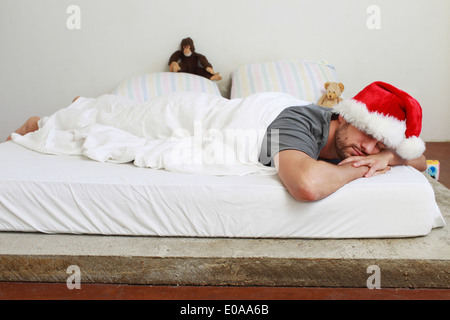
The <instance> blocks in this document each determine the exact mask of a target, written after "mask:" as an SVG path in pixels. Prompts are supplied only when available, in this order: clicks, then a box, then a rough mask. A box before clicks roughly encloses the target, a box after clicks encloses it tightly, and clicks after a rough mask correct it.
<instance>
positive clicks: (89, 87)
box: [0, 0, 450, 141]
mask: <svg viewBox="0 0 450 320" xmlns="http://www.w3.org/2000/svg"><path fill="white" fill-rule="evenodd" d="M69 5H78V6H79V7H80V9H81V29H80V30H69V29H68V28H67V26H66V20H67V19H68V18H69V15H68V14H67V13H66V9H67V7H68V6H69ZM370 5H377V6H378V7H379V8H380V10H381V11H380V18H381V20H380V21H381V29H379V30H369V29H368V27H367V20H368V19H369V18H370V17H371V14H368V13H367V8H368V7H369V6H370ZM449 14H450V1H448V0H395V1H392V0H227V1H224V0H222V1H218V0H170V1H163V0H128V1H126V0H1V1H0V45H1V50H0V66H1V68H0V139H2V140H3V139H4V138H6V136H7V135H8V134H9V133H10V132H11V131H13V130H14V129H16V127H17V126H19V125H20V124H21V123H22V122H23V121H24V120H25V118H27V117H28V116H30V115H48V114H50V113H52V112H54V111H55V110H57V109H59V108H61V107H65V106H67V105H69V104H70V102H71V100H72V99H73V98H74V97H75V96H78V95H82V96H90V97H96V96H99V95H101V94H103V93H106V92H109V91H110V90H112V89H113V88H114V87H115V86H116V85H117V84H118V83H119V82H120V81H121V80H123V79H125V78H127V77H129V76H133V75H136V74H142V73H147V72H157V71H167V70H168V67H167V61H168V58H169V56H170V55H171V54H172V53H173V52H174V51H175V50H177V49H178V46H179V43H180V41H181V39H182V38H184V37H186V36H190V37H192V38H193V39H194V41H195V44H196V48H197V51H198V52H200V53H202V54H204V55H206V56H207V58H208V59H209V60H210V61H211V62H212V64H213V66H214V69H215V70H216V71H219V72H221V74H222V75H223V76H224V80H222V81H221V82H220V87H221V90H222V92H223V93H224V94H225V95H226V94H227V93H228V91H229V86H230V81H229V80H230V73H231V72H232V70H233V69H234V68H236V67H238V66H241V65H243V64H246V63H251V62H255V61H269V60H278V59H313V60H326V61H328V62H330V63H332V64H334V65H335V66H336V68H337V71H338V76H339V80H340V81H342V82H343V83H344V84H345V85H346V91H345V92H344V94H345V96H346V97H352V96H353V95H355V94H356V93H357V92H358V91H359V90H361V89H362V88H363V87H364V86H365V85H367V84H369V83H370V82H372V81H376V80H382V81H386V82H390V83H392V84H394V85H396V86H398V87H400V88H401V89H404V90H405V91H407V92H409V93H411V94H412V95H413V96H414V97H416V98H417V99H418V100H419V102H420V103H421V104H422V107H423V110H424V129H423V133H422V138H423V139H424V140H426V141H446V140H450V126H449V125H448V121H449V120H450V106H449V105H448V103H446V102H447V101H448V99H449V98H448V92H449V90H448V86H449V84H448V83H447V82H448V81H449V79H448V75H449V71H450V58H449V57H450V41H449V39H450V36H449V32H450V19H448V15H449Z"/></svg>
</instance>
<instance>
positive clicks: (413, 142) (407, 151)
mask: <svg viewBox="0 0 450 320" xmlns="http://www.w3.org/2000/svg"><path fill="white" fill-rule="evenodd" d="M395 151H396V152H397V154H398V155H399V156H400V157H402V158H403V159H405V160H413V159H417V158H419V157H420V156H421V155H422V154H423V153H424V152H425V142H423V140H422V139H420V138H418V137H411V138H408V139H405V140H403V141H402V142H400V144H399V145H398V146H397V148H396V150H395Z"/></svg>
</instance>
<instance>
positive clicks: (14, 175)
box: [0, 142, 445, 238]
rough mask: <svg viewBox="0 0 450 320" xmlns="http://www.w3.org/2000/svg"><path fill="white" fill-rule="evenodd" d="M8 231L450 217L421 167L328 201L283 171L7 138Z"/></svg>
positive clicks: (256, 231) (177, 232) (378, 232)
mask: <svg viewBox="0 0 450 320" xmlns="http://www.w3.org/2000/svg"><path fill="white" fill-rule="evenodd" d="M0 163H1V165H0V231H21V232H36V231H37V232H44V233H71V234H103V235H144V236H189V237H191V236H192V237H271V238H272V237H276V238H374V237H383V238H384V237H387V238H391V237H414V236H423V235H426V234H428V233H429V232H430V231H431V230H432V229H433V228H436V227H441V226H443V225H444V224H445V222H444V220H443V218H442V215H441V213H440V211H439V208H438V207H437V205H436V202H435V198H434V192H433V189H432V187H431V185H430V184H429V182H428V181H427V179H426V178H425V177H424V176H423V174H422V173H420V172H418V171H416V170H415V169H412V168H410V167H396V168H393V169H392V170H391V171H390V172H389V173H388V174H386V175H382V176H378V177H374V178H370V179H359V180H356V181H353V182H352V183H349V184H348V185H346V186H344V187H343V188H341V189H340V190H338V191H337V192H336V193H334V194H332V195H331V196H329V197H328V198H326V199H323V200H321V201H317V202H314V203H302V202H298V201H295V200H294V199H293V198H292V197H291V196H290V195H289V194H288V192H287V191H286V189H285V188H284V187H283V185H282V184H281V182H280V180H279V179H278V177H277V176H276V175H261V174H251V175H247V176H222V177H220V176H202V175H194V174H182V173H174V172H168V171H164V170H155V169H148V168H138V167H136V166H134V165H132V164H114V163H100V162H96V161H92V160H88V159H87V158H84V157H81V156H55V155H43V154H40V153H37V152H34V151H30V150H28V149H25V148H23V147H21V146H19V145H17V144H14V143H13V142H6V143H2V144H0Z"/></svg>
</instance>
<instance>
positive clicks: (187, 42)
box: [169, 38, 222, 81]
mask: <svg viewBox="0 0 450 320" xmlns="http://www.w3.org/2000/svg"><path fill="white" fill-rule="evenodd" d="M169 71H170V72H187V73H193V74H196V75H199V76H202V77H205V78H208V79H210V80H213V81H219V80H222V77H221V76H220V74H219V73H215V72H214V69H213V68H212V65H211V64H210V63H209V61H208V60H207V59H206V57H205V56H204V55H202V54H200V53H197V52H195V46H194V41H193V40H192V39H191V38H185V39H183V40H182V41H181V50H178V51H176V52H174V53H173V54H172V56H171V57H170V59H169Z"/></svg>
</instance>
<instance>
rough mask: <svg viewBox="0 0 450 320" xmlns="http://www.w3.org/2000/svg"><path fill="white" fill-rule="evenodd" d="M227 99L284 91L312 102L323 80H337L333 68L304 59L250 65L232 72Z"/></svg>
mask: <svg viewBox="0 0 450 320" xmlns="http://www.w3.org/2000/svg"><path fill="white" fill-rule="evenodd" d="M231 79H232V80H231V81H232V86H231V99H234V98H244V97H247V96H249V95H251V94H254V93H258V92H284V93H288V94H290V95H293V96H294V97H296V98H298V99H302V100H307V101H311V102H314V103H316V102H317V100H319V98H320V96H321V95H322V94H323V93H325V88H324V84H325V82H327V81H333V82H336V81H337V75H336V70H335V68H334V66H332V65H330V64H327V63H324V62H316V61H308V60H281V61H274V62H265V63H253V64H248V65H245V66H242V67H240V68H238V69H236V70H235V71H234V72H233V73H232V78H231Z"/></svg>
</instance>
